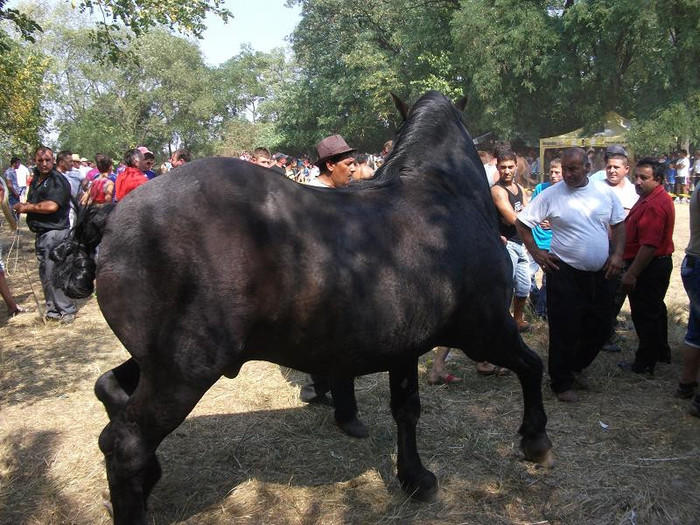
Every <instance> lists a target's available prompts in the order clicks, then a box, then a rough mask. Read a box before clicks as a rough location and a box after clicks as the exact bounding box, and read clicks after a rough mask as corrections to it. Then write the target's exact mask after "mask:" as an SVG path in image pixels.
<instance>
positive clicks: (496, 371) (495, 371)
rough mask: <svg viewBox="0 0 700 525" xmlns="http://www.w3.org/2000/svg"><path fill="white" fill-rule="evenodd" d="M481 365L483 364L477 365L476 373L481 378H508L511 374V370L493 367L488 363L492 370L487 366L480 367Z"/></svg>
mask: <svg viewBox="0 0 700 525" xmlns="http://www.w3.org/2000/svg"><path fill="white" fill-rule="evenodd" d="M479 365H481V363H478V364H477V365H476V373H477V374H479V375H481V376H507V375H508V374H510V373H511V370H510V369H508V368H503V367H502V366H496V365H492V364H491V363H487V365H490V368H489V367H487V366H481V367H480V366H479Z"/></svg>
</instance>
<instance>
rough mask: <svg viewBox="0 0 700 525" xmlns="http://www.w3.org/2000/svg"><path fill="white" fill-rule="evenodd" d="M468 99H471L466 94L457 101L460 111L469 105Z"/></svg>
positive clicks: (456, 104)
mask: <svg viewBox="0 0 700 525" xmlns="http://www.w3.org/2000/svg"><path fill="white" fill-rule="evenodd" d="M467 100H469V97H467V96H466V95H465V96H463V97H462V98H460V99H459V100H458V101H457V102H455V106H456V107H457V109H458V110H459V111H464V108H466V107H467Z"/></svg>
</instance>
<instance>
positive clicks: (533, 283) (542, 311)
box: [530, 257, 547, 317]
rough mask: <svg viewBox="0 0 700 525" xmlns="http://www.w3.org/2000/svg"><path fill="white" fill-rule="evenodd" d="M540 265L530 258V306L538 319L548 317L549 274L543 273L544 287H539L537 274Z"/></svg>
mask: <svg viewBox="0 0 700 525" xmlns="http://www.w3.org/2000/svg"><path fill="white" fill-rule="evenodd" d="M539 270H540V265H539V264H537V262H536V261H535V259H533V258H532V257H530V304H531V305H532V307H533V308H534V309H535V315H536V316H538V317H547V274H546V273H542V286H540V287H539V288H538V287H537V279H536V277H537V272H538V271H539Z"/></svg>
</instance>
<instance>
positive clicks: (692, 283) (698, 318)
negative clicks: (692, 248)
mask: <svg viewBox="0 0 700 525" xmlns="http://www.w3.org/2000/svg"><path fill="white" fill-rule="evenodd" d="M681 279H682V280H683V288H685V293H687V294H688V299H690V315H689V317H688V330H687V332H686V333H685V344H687V345H688V346H690V347H692V348H700V257H694V256H692V255H686V256H685V258H684V259H683V263H682V264H681Z"/></svg>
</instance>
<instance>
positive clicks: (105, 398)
mask: <svg viewBox="0 0 700 525" xmlns="http://www.w3.org/2000/svg"><path fill="white" fill-rule="evenodd" d="M139 376H140V372H139V365H138V363H137V362H136V361H135V360H134V359H133V358H131V359H129V360H128V361H125V362H124V363H122V364H121V365H119V366H118V367H116V368H114V369H112V370H110V371H109V372H105V373H104V374H102V375H101V376H100V377H99V378H98V379H97V382H96V383H95V396H97V399H99V400H100V401H102V404H103V405H104V406H105V410H107V415H108V416H109V419H113V418H114V416H116V415H117V414H118V413H119V412H121V411H122V410H123V409H124V407H125V406H126V402H127V401H128V400H129V397H130V396H131V394H133V393H134V390H136V386H137V385H138V384H139Z"/></svg>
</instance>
